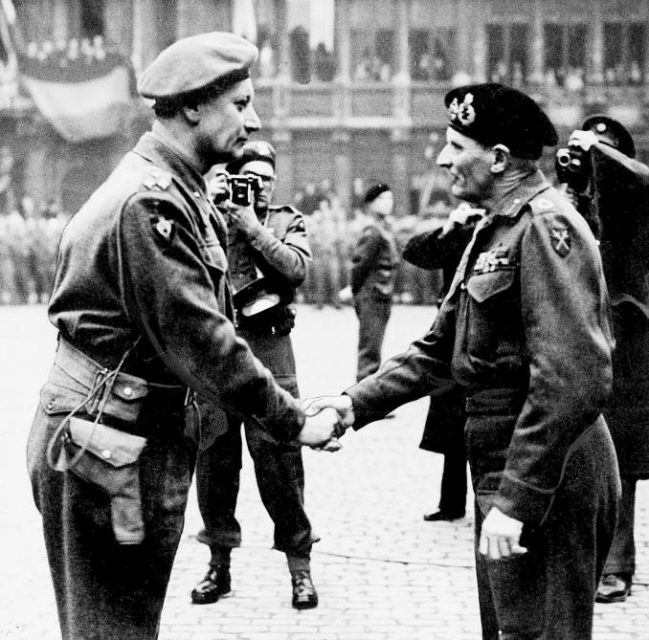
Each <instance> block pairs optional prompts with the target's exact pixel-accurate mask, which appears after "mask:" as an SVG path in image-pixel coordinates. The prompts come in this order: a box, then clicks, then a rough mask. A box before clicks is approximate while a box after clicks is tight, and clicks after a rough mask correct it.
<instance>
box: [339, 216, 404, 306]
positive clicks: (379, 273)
mask: <svg viewBox="0 0 649 640" xmlns="http://www.w3.org/2000/svg"><path fill="white" fill-rule="evenodd" d="M398 264H399V250H398V248H397V244H396V241H395V239H394V236H393V235H392V233H391V232H389V231H387V230H386V229H384V228H383V227H381V226H380V225H379V224H377V223H376V222H374V221H372V222H370V223H369V224H367V225H366V226H365V228H364V229H363V231H362V232H361V236H360V239H359V241H358V246H357V248H356V250H355V251H354V254H353V255H352V268H351V273H350V280H351V289H352V293H353V294H354V295H355V296H358V295H361V294H367V295H369V296H371V297H372V298H375V299H379V300H391V299H392V294H393V293H394V283H395V280H396V275H397V266H398Z"/></svg>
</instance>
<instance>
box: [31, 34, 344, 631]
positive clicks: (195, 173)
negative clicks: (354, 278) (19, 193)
mask: <svg viewBox="0 0 649 640" xmlns="http://www.w3.org/2000/svg"><path fill="white" fill-rule="evenodd" d="M256 57H257V49H256V47H254V46H253V45H251V44H250V43H248V42H247V41H246V40H244V39H242V38H239V37H238V36H235V35H232V34H228V33H207V34H201V35H197V36H192V37H189V38H185V39H182V40H179V41H178V42H176V43H175V44H172V45H171V46H170V47H168V48H167V49H165V50H164V51H163V52H162V53H161V54H160V55H159V56H158V57H157V58H156V59H155V60H154V61H153V63H152V64H151V65H150V66H149V67H148V68H147V69H146V70H145V71H144V72H143V74H142V76H141V77H140V79H139V84H138V88H139V92H140V93H141V94H142V95H143V96H145V97H147V98H151V99H153V100H154V101H155V102H154V104H153V109H154V112H155V114H156V120H155V122H154V124H153V128H152V130H151V131H150V132H148V133H146V134H145V135H144V136H143V137H142V138H141V139H140V141H139V142H138V143H137V145H136V147H135V148H134V149H133V150H132V151H131V152H129V153H127V154H126V156H125V157H124V158H123V160H122V161H121V163H120V164H119V165H118V166H117V168H116V169H115V170H114V171H113V173H112V174H111V175H110V176H109V178H108V179H107V180H106V182H105V183H104V184H103V185H102V186H100V187H99V189H98V190H97V191H96V192H95V193H94V195H92V196H91V198H90V199H89V200H88V202H87V203H86V204H85V205H84V206H83V207H82V208H81V209H80V210H79V211H78V212H77V213H76V214H75V215H74V216H73V217H72V219H71V220H70V222H69V224H68V225H67V227H66V229H65V231H64V233H63V237H62V240H61V245H60V248H59V256H58V264H57V270H56V278H55V283H54V290H53V293H52V297H51V301H50V305H49V317H50V320H51V322H52V323H53V324H54V326H55V327H56V328H57V329H58V331H59V340H58V348H57V352H56V356H55V361H54V366H53V367H52V369H51V372H50V375H49V378H48V381H47V383H46V384H45V386H44V387H43V389H42V392H41V400H40V404H39V406H38V409H37V413H36V417H35V419H34V422H33V425H32V430H31V433H30V437H29V443H28V467H29V472H30V476H31V481H32V486H33V492H34V498H35V502H36V506H37V507H38V509H39V511H40V513H41V515H42V519H43V530H44V534H45V543H46V547H47V552H48V557H49V562H50V568H51V574H52V578H53V582H54V589H55V593H56V600H57V605H58V612H59V621H60V625H61V633H62V636H63V638H65V639H66V640H67V639H72V638H75V639H79V638H102V639H109V638H115V639H117V638H119V639H120V640H149V639H154V638H157V637H158V629H159V624H160V614H161V609H162V604H163V601H164V598H165V592H166V589H167V583H168V581H169V575H170V572H171V567H172V563H173V559H174V556H175V554H176V549H177V546H178V543H179V541H180V535H181V532H182V528H183V519H184V511H185V506H186V502H187V494H188V491H189V487H190V483H191V478H192V471H193V468H194V463H195V459H196V451H197V446H198V443H197V442H196V440H197V439H199V438H198V434H200V446H201V447H203V448H205V447H206V446H209V443H210V442H211V441H213V439H214V437H215V435H216V434H217V433H218V432H220V431H222V430H224V429H226V428H227V426H228V422H230V423H231V424H232V425H234V426H236V428H239V423H240V421H241V420H242V419H245V420H254V421H255V422H256V423H257V424H258V425H259V427H260V428H262V429H264V430H266V431H267V432H268V434H269V436H272V437H273V438H276V439H277V440H279V441H281V442H287V443H288V442H300V443H303V444H311V445H318V444H320V443H322V442H323V441H326V440H328V439H329V438H330V437H331V436H332V434H333V432H334V428H335V420H336V417H335V412H333V411H332V412H331V413H330V414H328V415H325V416H324V417H323V419H322V420H320V421H319V422H314V421H313V420H312V419H311V418H307V419H306V420H305V416H304V413H303V412H302V410H301V409H300V407H299V404H298V403H297V402H296V400H295V399H294V398H293V397H292V396H291V395H290V394H289V393H287V392H286V391H284V390H283V389H282V388H281V387H280V386H279V385H278V384H277V383H276V382H275V381H274V379H273V376H272V374H271V373H270V372H269V371H268V370H267V369H266V368H265V367H264V366H263V365H262V363H261V362H260V361H259V360H258V359H257V358H255V357H254V355H253V354H252V352H251V350H250V347H249V346H248V345H247V344H246V343H245V342H244V341H243V340H241V339H240V338H239V337H237V335H236V333H235V328H234V324H233V313H232V299H231V295H230V285H229V281H228V277H227V268H228V265H227V259H226V257H225V251H224V248H225V242H226V226H225V222H224V220H223V218H222V216H221V215H220V214H219V212H218V211H217V210H216V209H215V208H214V207H213V205H212V204H211V202H210V201H209V200H208V198H207V195H206V192H205V183H204V180H203V175H204V174H205V173H206V172H207V171H208V169H209V168H210V167H211V166H212V165H214V164H217V163H220V162H227V161H230V160H234V159H236V158H238V157H239V156H241V154H242V151H243V147H244V145H245V143H246V142H247V141H248V137H249V135H250V134H251V133H252V132H254V131H257V130H258V129H259V127H260V123H259V119H258V117H257V114H256V113H255V110H254V108H253V106H252V101H253V96H254V90H253V86H252V83H251V81H250V79H249V77H248V75H249V69H250V66H251V65H252V64H253V63H254V61H255V59H256ZM197 393H198V394H200V395H201V396H203V397H204V398H206V399H207V400H209V402H211V403H212V404H213V405H214V406H216V407H218V409H217V410H216V412H217V415H216V417H215V416H212V420H210V422H209V423H207V424H203V425H201V426H200V427H199V426H198V425H197V423H196V421H195V420H194V419H193V418H194V417H195V415H196V412H193V411H191V408H192V407H193V406H194V402H193V400H194V397H195V395H196V394H197Z"/></svg>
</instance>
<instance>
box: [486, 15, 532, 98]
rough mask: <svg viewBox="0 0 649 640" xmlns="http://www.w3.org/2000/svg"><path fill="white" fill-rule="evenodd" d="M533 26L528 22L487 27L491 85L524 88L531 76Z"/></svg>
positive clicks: (489, 25)
mask: <svg viewBox="0 0 649 640" xmlns="http://www.w3.org/2000/svg"><path fill="white" fill-rule="evenodd" d="M529 41H530V27H529V25H528V24H527V23H524V22H514V23H511V24H497V23H492V24H488V25H487V77H488V79H489V80H490V81H491V82H504V83H506V84H511V85H514V86H521V85H524V84H525V82H526V81H527V76H528V73H529V54H528V47H529Z"/></svg>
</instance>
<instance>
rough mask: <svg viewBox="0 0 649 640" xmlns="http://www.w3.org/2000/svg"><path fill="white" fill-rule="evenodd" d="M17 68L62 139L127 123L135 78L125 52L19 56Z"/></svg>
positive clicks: (97, 134)
mask: <svg viewBox="0 0 649 640" xmlns="http://www.w3.org/2000/svg"><path fill="white" fill-rule="evenodd" d="M41 58H42V57H41ZM19 69H20V76H21V82H22V84H23V86H24V87H25V89H26V90H27V91H28V92H29V95H30V96H31V98H32V100H33V101H34V104H35V105H36V107H37V108H38V110H39V111H40V112H41V114H42V115H43V117H44V118H45V119H46V120H47V121H48V122H49V123H50V124H51V125H52V126H53V127H54V129H55V130H56V131H57V132H58V133H59V134H60V135H61V136H62V137H63V138H64V139H65V140H67V141H69V142H83V141H85V140H91V139H94V138H105V137H109V136H112V135H115V134H116V133H119V132H120V131H123V130H124V128H125V126H126V125H127V122H128V119H129V117H130V114H131V109H132V104H133V103H132V95H133V84H134V83H133V71H132V69H131V66H130V62H129V61H128V60H127V59H125V58H124V57H122V56H119V55H116V54H107V55H106V56H105V57H103V59H97V58H95V57H92V56H90V57H89V56H84V55H79V56H78V57H77V58H75V59H69V57H67V56H65V55H58V56H56V55H53V56H51V57H47V58H45V59H39V58H38V57H36V58H29V57H27V56H21V57H20V59H19Z"/></svg>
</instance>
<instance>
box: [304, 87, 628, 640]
mask: <svg viewBox="0 0 649 640" xmlns="http://www.w3.org/2000/svg"><path fill="white" fill-rule="evenodd" d="M445 105H446V108H447V110H448V118H449V125H448V128H447V131H446V145H445V147H444V148H443V149H442V151H441V153H440V155H439V157H438V159H437V164H438V165H440V166H442V167H445V168H446V169H447V170H448V171H449V173H450V176H451V179H452V186H451V189H452V192H453V195H454V196H455V197H457V198H459V199H460V200H465V201H467V202H470V203H472V204H474V205H475V206H478V207H480V208H484V209H485V210H486V214H485V216H484V217H483V218H482V219H481V220H480V222H478V224H477V226H476V229H475V232H474V234H473V237H472V239H471V242H470V243H469V245H468V247H467V248H466V250H465V252H464V254H463V256H462V259H461V261H460V265H459V267H458V270H457V272H456V275H455V278H454V280H453V283H452V284H451V288H450V291H449V293H448V294H447V296H446V297H445V299H444V301H443V302H442V306H441V308H440V310H439V314H438V316H437V318H436V320H435V322H434V324H433V326H432V327H431V329H430V331H429V332H428V334H427V335H425V336H424V337H423V338H422V339H420V340H418V341H417V342H414V343H413V344H412V345H411V346H410V349H409V350H408V351H407V352H406V353H404V354H402V355H400V356H396V357H395V358H392V359H390V360H388V361H386V362H385V363H384V364H383V366H382V367H381V369H380V370H379V371H378V372H377V373H376V374H374V375H373V376H370V377H369V378H366V379H365V380H363V381H362V382H360V383H358V384H356V385H355V386H353V387H351V388H350V389H348V390H347V391H346V394H345V395H341V396H337V397H330V398H321V399H316V400H315V401H313V402H311V403H310V407H309V411H316V410H317V409H319V408H320V407H331V406H334V407H336V408H337V409H338V411H339V412H340V415H341V419H344V420H345V422H346V423H347V424H350V423H353V424H354V427H355V428H360V427H362V426H363V425H365V424H367V423H369V422H373V421H376V420H380V419H381V418H383V417H384V416H385V415H386V414H387V413H389V412H390V411H392V410H394V409H395V408H396V407H397V406H399V405H400V404H403V403H404V402H408V401H411V400H415V399H416V398H419V397H421V396H424V395H426V394H429V393H431V392H432V393H443V392H444V391H446V390H447V389H448V388H449V381H453V382H455V383H458V384H460V385H461V386H462V388H463V389H464V393H465V395H466V399H467V401H466V413H467V421H466V424H465V428H464V434H465V441H466V443H467V451H468V458H469V462H470V465H471V475H472V478H473V487H474V492H475V496H476V509H475V533H476V536H475V542H476V570H477V578H478V593H479V600H480V611H481V621H482V635H483V638H484V640H497V639H500V640H504V639H505V638H506V639H508V640H510V639H511V640H514V639H516V640H521V639H523V638H530V639H531V638H544V640H565V639H567V638H570V639H571V640H577V639H579V640H586V639H588V638H591V637H592V624H593V610H594V602H595V592H596V589H597V583H598V581H599V577H600V576H601V574H602V569H603V566H604V560H605V559H606V554H607V553H608V549H609V546H610V543H611V539H612V537H613V532H614V529H615V519H616V514H617V503H618V494H619V490H620V486H619V478H618V472H617V464H616V458H615V451H614V448H613V443H612V441H611V436H610V433H609V431H608V428H607V426H606V423H605V421H604V419H603V418H602V415H601V412H602V410H603V408H604V405H605V402H606V399H607V396H608V394H609V392H610V389H611V347H612V343H613V341H612V336H611V332H610V328H609V324H608V299H607V295H606V286H605V283H604V274H603V271H602V263H601V258H600V255H599V251H598V248H597V243H596V241H595V238H594V237H593V234H592V232H591V231H590V229H589V228H588V225H587V224H586V223H585V221H584V219H583V218H582V217H581V216H580V215H579V214H578V213H577V211H575V209H574V208H573V207H572V206H571V205H570V203H569V202H567V200H566V199H565V198H564V197H563V196H562V195H561V194H559V193H558V192H557V191H556V190H555V189H553V188H552V187H551V186H550V184H549V183H548V181H547V180H546V179H545V177H544V176H543V174H542V173H541V172H540V170H539V169H538V158H540V156H541V154H542V150H543V147H544V146H552V145H555V144H556V142H557V134H556V131H555V129H554V126H553V125H552V123H551V122H550V121H549V119H548V117H547V116H546V115H545V113H544V112H543V111H542V110H541V109H540V108H539V106H538V105H537V104H536V103H535V102H534V101H533V100H532V99H531V98H529V97H528V96H526V95H525V94H523V93H521V92H520V91H517V90H515V89H511V88H509V87H505V86H503V85H500V84H495V83H487V84H479V85H470V86H464V87H458V88H456V89H453V90H452V91H450V92H449V93H448V94H447V95H446V98H445ZM305 406H309V403H308V402H307V403H305Z"/></svg>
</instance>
